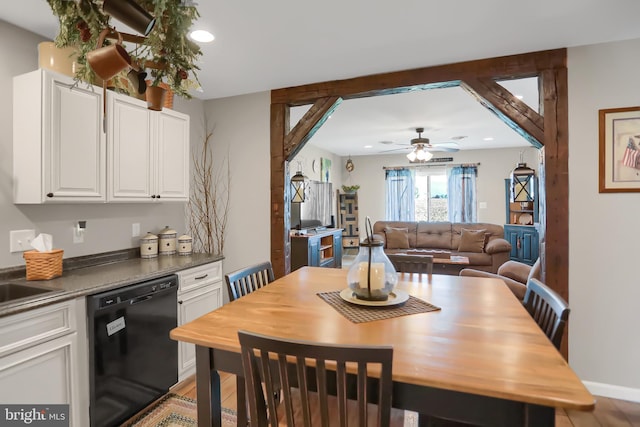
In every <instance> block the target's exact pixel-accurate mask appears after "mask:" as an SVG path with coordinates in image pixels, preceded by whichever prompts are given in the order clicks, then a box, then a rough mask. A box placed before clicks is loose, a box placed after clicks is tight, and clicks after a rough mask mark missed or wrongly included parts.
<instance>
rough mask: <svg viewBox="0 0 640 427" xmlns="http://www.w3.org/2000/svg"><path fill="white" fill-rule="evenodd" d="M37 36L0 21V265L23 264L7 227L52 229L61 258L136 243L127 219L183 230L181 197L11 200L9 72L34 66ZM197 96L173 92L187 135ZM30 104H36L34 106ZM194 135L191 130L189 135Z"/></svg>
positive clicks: (197, 116)
mask: <svg viewBox="0 0 640 427" xmlns="http://www.w3.org/2000/svg"><path fill="white" fill-rule="evenodd" d="M43 40H44V39H42V38H41V37H40V36H37V35H35V34H33V33H31V32H28V31H25V30H22V29H20V28H17V27H15V26H13V25H10V24H7V23H5V22H4V21H0V58H4V60H3V61H1V62H0V93H2V94H3V96H2V97H0V268H4V267H11V266H20V265H24V260H23V258H22V253H15V254H10V253H9V231H10V230H21V229H28V228H33V229H35V230H36V232H37V233H49V234H52V235H53V240H54V245H55V246H56V247H58V248H62V249H64V251H65V254H64V255H65V258H68V257H74V256H81V255H88V254H93V253H100V252H108V251H112V250H118V249H125V248H131V247H137V246H138V244H139V243H138V238H137V237H136V238H133V237H131V224H133V223H134V222H137V223H140V225H141V231H142V232H143V234H144V232H145V231H159V230H161V229H162V228H164V226H165V225H170V226H172V227H173V228H175V229H176V231H178V232H179V233H183V232H185V231H186V229H185V216H184V203H159V204H153V205H141V204H122V205H120V204H118V205H113V204H92V205H89V204H74V205H54V206H52V205H37V206H34V205H19V206H17V205H14V204H13V196H12V186H13V182H12V175H13V164H12V163H13V162H12V153H13V124H12V121H13V112H12V99H13V98H12V97H13V96H20V94H14V93H13V76H16V75H19V74H22V73H26V72H29V71H32V70H35V69H36V68H38V50H37V45H38V43H39V42H41V41H43ZM202 104H203V103H202V102H201V101H197V100H192V101H186V100H182V99H180V98H177V97H176V98H175V109H176V110H179V111H182V112H186V113H188V114H191V116H192V120H191V127H192V129H191V130H192V135H193V133H194V129H196V128H197V126H198V123H201V122H202V120H201V117H202V116H203V107H202ZM34 107H35V106H34ZM192 141H193V136H192ZM78 220H86V221H87V232H86V235H85V241H84V243H80V244H74V243H73V235H72V229H73V224H74V222H75V221H78Z"/></svg>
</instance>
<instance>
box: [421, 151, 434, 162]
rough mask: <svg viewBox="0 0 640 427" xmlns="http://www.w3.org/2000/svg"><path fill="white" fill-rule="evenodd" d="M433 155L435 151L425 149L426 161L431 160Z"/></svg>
mask: <svg viewBox="0 0 640 427" xmlns="http://www.w3.org/2000/svg"><path fill="white" fill-rule="evenodd" d="M432 157H433V153H432V152H430V151H425V152H424V159H423V161H424V162H428V161H429V160H431V158H432Z"/></svg>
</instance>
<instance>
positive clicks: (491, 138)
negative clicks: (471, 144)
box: [482, 136, 493, 141]
mask: <svg viewBox="0 0 640 427" xmlns="http://www.w3.org/2000/svg"><path fill="white" fill-rule="evenodd" d="M482 139H483V140H484V141H493V137H492V136H488V137H486V138H482Z"/></svg>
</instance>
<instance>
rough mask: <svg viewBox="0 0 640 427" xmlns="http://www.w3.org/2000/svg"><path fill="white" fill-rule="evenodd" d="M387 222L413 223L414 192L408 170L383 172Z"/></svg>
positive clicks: (410, 172) (411, 176) (411, 174)
mask: <svg viewBox="0 0 640 427" xmlns="http://www.w3.org/2000/svg"><path fill="white" fill-rule="evenodd" d="M385 181H386V187H387V189H386V203H385V216H386V220H387V221H414V218H415V215H414V212H415V191H414V185H413V173H412V171H410V170H409V169H387V170H386V171H385Z"/></svg>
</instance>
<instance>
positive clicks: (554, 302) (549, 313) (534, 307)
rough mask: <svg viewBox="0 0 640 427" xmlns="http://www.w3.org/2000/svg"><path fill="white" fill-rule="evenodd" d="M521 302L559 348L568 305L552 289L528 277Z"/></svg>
mask: <svg viewBox="0 0 640 427" xmlns="http://www.w3.org/2000/svg"><path fill="white" fill-rule="evenodd" d="M523 304H524V306H525V308H526V309H527V311H528V312H529V314H530V315H531V317H533V320H535V322H536V323H537V324H538V326H540V329H542V331H543V332H544V333H545V335H546V336H547V337H548V338H549V340H551V342H552V343H553V345H554V346H555V347H556V348H557V349H558V350H559V349H560V344H561V343H562V335H563V334H564V328H565V325H566V324H567V321H568V320H569V311H570V310H569V305H568V304H567V302H566V301H565V300H564V299H563V298H562V297H561V296H560V295H558V294H557V293H556V292H555V291H554V290H553V289H551V288H549V287H548V286H547V285H545V284H544V283H542V282H541V281H539V280H538V279H533V278H531V279H529V281H528V282H527V291H526V293H525V295H524V300H523Z"/></svg>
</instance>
